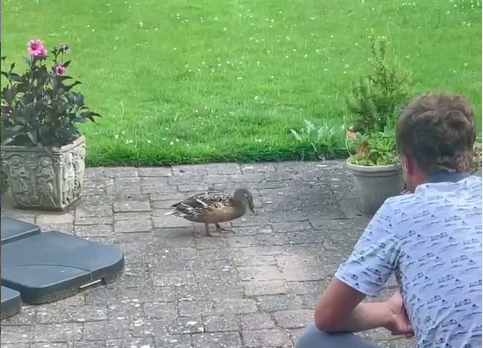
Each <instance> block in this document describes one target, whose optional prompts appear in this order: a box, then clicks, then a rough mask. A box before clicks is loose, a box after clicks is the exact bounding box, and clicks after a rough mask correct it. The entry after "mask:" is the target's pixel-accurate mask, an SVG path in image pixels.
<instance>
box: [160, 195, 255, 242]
mask: <svg viewBox="0 0 483 348" xmlns="http://www.w3.org/2000/svg"><path fill="white" fill-rule="evenodd" d="M170 208H171V211H169V212H168V213H166V214H165V215H175V216H178V217H181V218H184V219H186V220H188V221H192V222H199V223H204V224H205V229H206V235H207V236H213V235H212V234H211V233H210V229H209V224H214V225H215V226H216V231H217V232H220V233H221V232H223V231H227V230H226V229H224V228H222V227H221V226H220V223H222V222H228V221H232V220H235V219H238V218H240V217H242V216H243V215H245V213H246V211H247V209H249V210H250V211H251V212H252V213H254V214H256V209H255V204H254V200H253V195H252V194H251V193H250V191H249V190H247V189H244V188H240V189H237V190H236V191H235V192H234V194H233V196H229V195H226V194H224V193H223V192H216V191H208V192H206V193H200V194H196V195H194V196H191V197H188V198H186V199H184V200H182V201H180V202H178V203H175V204H173V205H171V206H170Z"/></svg>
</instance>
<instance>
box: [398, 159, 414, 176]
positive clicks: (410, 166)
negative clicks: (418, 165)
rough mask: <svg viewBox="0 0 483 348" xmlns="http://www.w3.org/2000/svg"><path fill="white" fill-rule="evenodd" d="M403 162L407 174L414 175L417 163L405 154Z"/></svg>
mask: <svg viewBox="0 0 483 348" xmlns="http://www.w3.org/2000/svg"><path fill="white" fill-rule="evenodd" d="M401 163H402V167H403V171H404V172H405V173H406V175H410V176H411V175H414V170H415V163H414V161H413V160H412V159H411V158H410V157H408V156H406V155H403V156H402V158H401Z"/></svg>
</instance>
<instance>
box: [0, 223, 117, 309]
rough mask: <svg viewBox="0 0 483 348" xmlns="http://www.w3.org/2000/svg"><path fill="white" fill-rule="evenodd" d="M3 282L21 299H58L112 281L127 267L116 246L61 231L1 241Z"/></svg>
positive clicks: (52, 300) (33, 302)
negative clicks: (16, 292) (9, 241)
mask: <svg viewBox="0 0 483 348" xmlns="http://www.w3.org/2000/svg"><path fill="white" fill-rule="evenodd" d="M1 255H2V262H1V278H2V285H4V286H7V287H9V288H11V289H15V290H17V291H19V292H20V294H21V296H22V301H23V302H24V303H28V304H42V303H48V302H54V301H58V300H61V299H64V298H67V297H70V296H73V295H75V294H77V293H78V292H80V291H82V290H84V289H87V288H89V287H92V286H95V285H99V284H106V283H110V282H113V281H114V280H115V279H116V278H117V277H118V276H120V275H121V273H122V271H123V270H124V254H123V252H122V251H121V250H120V249H118V248H116V247H113V246H108V245H104V244H101V243H97V242H91V241H88V240H85V239H82V238H79V237H75V236H72V235H69V234H66V233H62V232H58V231H50V232H43V233H41V234H38V235H34V236H30V237H28V238H24V239H20V240H17V241H15V242H13V243H8V244H5V245H2V254H1Z"/></svg>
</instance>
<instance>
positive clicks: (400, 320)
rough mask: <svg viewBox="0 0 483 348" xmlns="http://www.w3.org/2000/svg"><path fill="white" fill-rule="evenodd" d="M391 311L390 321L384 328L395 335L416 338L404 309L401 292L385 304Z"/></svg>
mask: <svg viewBox="0 0 483 348" xmlns="http://www.w3.org/2000/svg"><path fill="white" fill-rule="evenodd" d="M385 304H386V305H387V306H388V309H389V316H388V321H387V323H386V325H384V327H385V328H386V329H388V330H389V331H391V333H392V334H393V335H404V336H405V337H406V338H411V337H413V336H414V331H413V328H412V325H411V322H410V321H409V318H408V314H407V313H406V309H405V308H404V303H403V299H402V297H401V294H400V293H399V292H396V293H395V294H394V295H392V296H391V298H390V299H389V300H387V301H386V302H385Z"/></svg>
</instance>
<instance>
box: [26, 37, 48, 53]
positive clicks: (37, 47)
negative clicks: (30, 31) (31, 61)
mask: <svg viewBox="0 0 483 348" xmlns="http://www.w3.org/2000/svg"><path fill="white" fill-rule="evenodd" d="M27 51H28V53H29V54H30V55H31V56H33V57H45V56H46V55H47V49H46V48H45V47H44V43H43V42H42V41H40V40H30V41H29V42H28V43H27Z"/></svg>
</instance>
